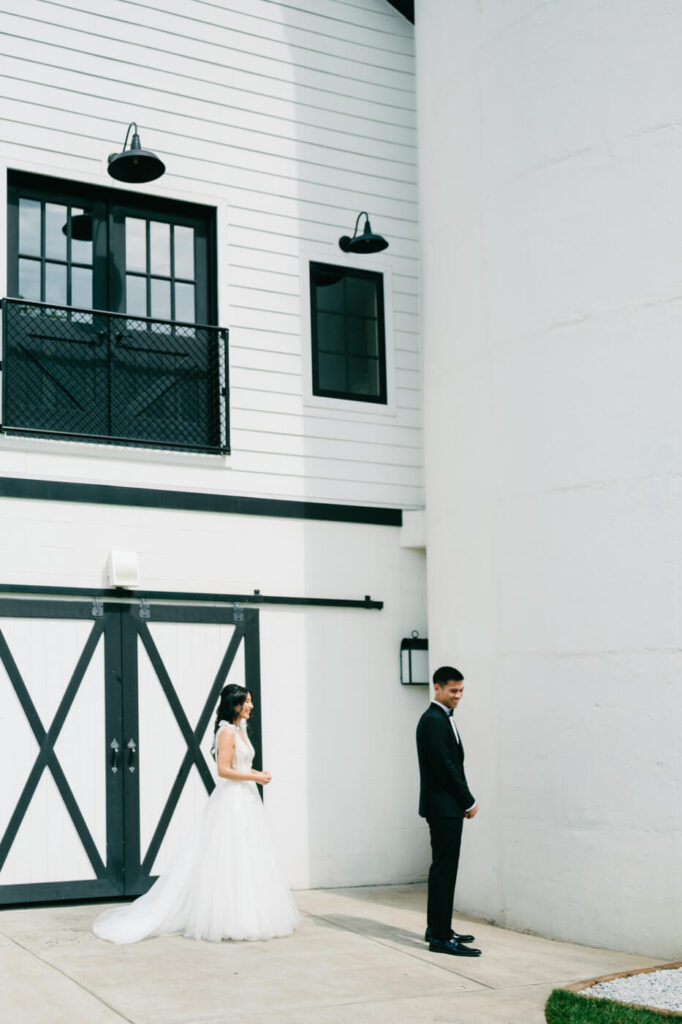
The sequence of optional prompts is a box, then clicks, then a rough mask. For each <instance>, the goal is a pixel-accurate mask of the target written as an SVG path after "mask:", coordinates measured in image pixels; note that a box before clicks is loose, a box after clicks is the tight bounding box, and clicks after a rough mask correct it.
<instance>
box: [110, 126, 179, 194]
mask: <svg viewBox="0 0 682 1024" xmlns="http://www.w3.org/2000/svg"><path fill="white" fill-rule="evenodd" d="M133 126H134V127H135V131H134V132H133V138H132V142H131V143H130V149H128V150H126V146H127V145H128V136H129V135H130V129H131V128H132V127H133ZM165 170H166V165H165V164H164V162H163V160H160V159H159V157H158V156H157V155H156V153H152V152H150V151H149V150H148V149H142V146H141V145H140V136H139V135H138V133H137V124H136V123H135V121H131V122H130V124H129V125H128V131H127V132H126V138H125V142H124V143H123V149H122V150H121V152H120V153H111V154H110V155H109V166H108V167H107V171H108V172H109V174H110V175H111V177H112V178H116V181H128V182H132V183H134V184H141V183H142V182H145V181H155V179H156V178H160V177H161V175H162V174H163V173H164V171H165Z"/></svg>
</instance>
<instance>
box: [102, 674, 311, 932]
mask: <svg viewBox="0 0 682 1024" xmlns="http://www.w3.org/2000/svg"><path fill="white" fill-rule="evenodd" d="M252 709H253V701H252V700H251V694H250V693H249V692H248V690H245V689H244V687H242V686H237V685H236V684H235V683H229V684H228V685H227V686H225V687H224V688H223V690H222V692H221V694H220V703H219V704H218V712H217V715H216V724H215V734H214V740H213V747H212V750H211V753H212V754H213V756H214V757H215V759H216V762H217V768H218V776H219V779H218V783H217V785H216V788H215V789H214V790H213V792H212V793H211V796H210V797H209V799H208V802H207V803H206V806H205V807H204V809H203V811H202V812H201V815H200V816H199V820H198V822H197V824H196V827H195V829H194V831H193V832H192V833H191V834H190V835H189V836H188V837H187V839H186V841H185V842H184V844H183V845H182V846H181V848H180V850H179V852H178V855H177V857H176V859H175V860H174V862H173V863H172V865H171V866H170V867H169V868H168V870H167V871H165V872H164V874H163V875H161V876H160V877H159V878H158V879H157V881H156V882H155V883H154V885H152V887H151V889H150V890H149V891H148V892H147V893H145V894H144V896H140V897H139V899H137V900H135V902H134V903H129V904H127V905H126V906H123V907H116V908H114V909H113V910H105V911H104V913H102V914H100V915H99V917H97V919H96V920H95V922H94V924H93V926H92V930H93V931H94V933H95V935H97V936H98V937H99V938H100V939H108V940H109V941H110V942H118V943H124V942H137V941H139V940H140V939H144V938H146V937H147V936H150V935H172V934H177V933H182V934H183V935H185V936H187V938H191V939H211V940H213V941H216V942H217V941H219V940H220V939H270V938H273V937H274V936H276V935H289V934H290V933H291V932H292V931H293V929H294V928H295V927H296V925H297V923H298V921H299V916H298V911H297V909H296V905H295V903H294V900H293V898H292V896H291V893H290V892H289V889H288V888H287V885H286V883H285V881H284V879H283V878H282V875H281V871H280V868H279V865H278V864H277V859H276V857H275V852H274V849H273V846H272V841H271V839H270V835H269V833H268V830H267V825H266V822H265V816H264V813H263V805H262V803H261V799H260V797H259V795H258V790H257V788H256V783H260V784H261V785H263V786H266V785H267V784H268V783H269V782H270V779H271V775H270V772H265V771H262V772H259V771H255V770H254V769H253V768H252V767H251V763H252V761H253V757H254V749H253V747H252V745H251V741H250V740H249V737H248V735H247V732H246V723H247V721H248V719H249V716H250V715H251V711H252Z"/></svg>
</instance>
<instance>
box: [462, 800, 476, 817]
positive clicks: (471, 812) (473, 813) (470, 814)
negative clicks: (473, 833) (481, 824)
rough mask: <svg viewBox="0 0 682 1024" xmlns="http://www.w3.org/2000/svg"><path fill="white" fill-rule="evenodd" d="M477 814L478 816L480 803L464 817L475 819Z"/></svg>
mask: <svg viewBox="0 0 682 1024" xmlns="http://www.w3.org/2000/svg"><path fill="white" fill-rule="evenodd" d="M477 814H478V803H475V804H474V806H473V807H472V808H471V809H470V810H468V811H465V812H464V817H465V818H475V817H476V815H477Z"/></svg>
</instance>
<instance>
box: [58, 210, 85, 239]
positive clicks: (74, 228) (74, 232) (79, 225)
mask: <svg viewBox="0 0 682 1024" xmlns="http://www.w3.org/2000/svg"><path fill="white" fill-rule="evenodd" d="M62 232H63V233H64V234H65V235H66V236H67V237H68V235H69V223H68V221H67V223H66V224H65V225H64V226H63V228H62ZM70 233H71V237H72V238H75V239H76V240H77V241H79V242H91V241H92V214H91V213H75V214H72V215H71V232H70Z"/></svg>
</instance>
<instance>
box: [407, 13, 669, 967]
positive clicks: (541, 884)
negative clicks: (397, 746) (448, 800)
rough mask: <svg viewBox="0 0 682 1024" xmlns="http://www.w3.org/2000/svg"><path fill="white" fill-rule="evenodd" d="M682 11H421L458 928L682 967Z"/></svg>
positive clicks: (435, 600) (424, 182)
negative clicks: (458, 797) (465, 795)
mask: <svg viewBox="0 0 682 1024" xmlns="http://www.w3.org/2000/svg"><path fill="white" fill-rule="evenodd" d="M680 33H682V9H680V8H678V7H677V6H676V5H673V4H670V3H665V2H663V0H656V2H653V3H652V2H649V0H647V2H645V0H627V2H622V3H618V4H608V3H607V4H592V3H586V2H577V3H571V4H560V3H549V4H548V3H543V2H540V0H512V2H505V3H499V2H497V3H496V2H492V0H481V2H477V3H473V2H470V0H461V2H458V3H456V4H449V3H446V2H444V0H421V2H420V3H419V8H418V18H417V68H418V125H419V146H420V189H421V202H422V214H423V261H424V262H423V282H424V321H423V327H424V343H425V353H426V354H425V407H426V414H425V429H426V473H427V478H426V482H427V523H428V555H429V563H428V564H429V580H428V594H429V631H430V639H431V654H432V659H433V663H434V665H435V664H437V663H441V662H443V661H447V662H452V661H454V662H455V664H457V665H458V666H459V667H461V669H462V670H463V672H464V674H465V676H466V678H467V691H466V697H465V701H464V703H463V705H462V709H461V716H460V717H461V724H462V731H463V734H464V737H465V745H466V747H467V753H468V764H469V774H470V781H471V784H472V788H473V789H474V792H475V793H476V795H477V796H478V797H479V800H480V803H481V813H480V815H479V817H478V818H477V819H476V820H475V822H472V823H471V824H470V825H468V826H467V830H466V839H465V848H464V863H463V868H462V873H461V876H460V882H459V883H458V893H457V900H456V902H457V905H458V906H459V907H460V908H461V909H463V910H466V911H470V912H472V913H475V914H481V915H484V916H486V917H490V918H493V919H494V920H496V921H499V922H502V923H505V924H508V925H509V926H514V927H520V928H528V929H532V930H535V931H539V932H542V933H544V934H547V935H552V936H557V937H562V938H567V939H574V940H577V941H580V942H586V943H591V944H597V945H609V946H612V947H615V948H622V949H627V950H638V951H641V952H645V953H649V954H651V955H660V956H661V957H665V958H670V959H674V958H679V956H680V955H681V947H680V930H679V908H680V905H681V903H682V887H681V886H682V883H681V881H680V878H681V875H680V871H679V865H680V863H682V812H681V810H680V808H681V802H680V779H681V776H682V745H681V744H680V740H679V732H680V721H681V720H682V686H680V672H681V670H682V655H681V653H680V621H679V593H680V583H681V582H682V555H681V550H682V549H681V540H682V528H681V526H680V522H682V517H681V516H680V512H681V511H682V509H681V504H682V498H681V492H680V456H679V452H680V442H681V441H682V412H681V409H682V406H681V405H680V401H679V383H678V382H679V378H680V375H681V374H682V348H681V346H680V326H681V324H682V302H681V301H680V300H681V298H682V277H681V275H680V238H681V237H682V230H681V229H682V199H681V198H680V180H681V177H682V176H681V174H680V170H681V164H682V138H681V137H680V133H679V123H680V118H681V117H682V98H681V97H682V67H681V65H680V62H679V52H678V46H677V43H678V41H679V38H680Z"/></svg>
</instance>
